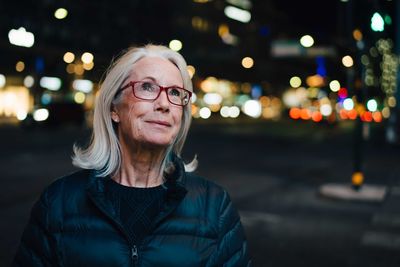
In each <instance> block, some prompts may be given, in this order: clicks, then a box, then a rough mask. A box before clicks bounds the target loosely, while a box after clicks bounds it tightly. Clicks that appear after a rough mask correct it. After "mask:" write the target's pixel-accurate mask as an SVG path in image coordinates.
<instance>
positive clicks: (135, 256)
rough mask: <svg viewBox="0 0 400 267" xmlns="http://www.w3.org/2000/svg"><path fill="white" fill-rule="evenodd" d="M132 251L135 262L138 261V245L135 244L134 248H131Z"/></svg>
mask: <svg viewBox="0 0 400 267" xmlns="http://www.w3.org/2000/svg"><path fill="white" fill-rule="evenodd" d="M131 253H132V255H131V256H132V259H133V260H134V261H135V263H136V262H137V260H138V258H139V254H138V251H137V247H136V246H133V248H131Z"/></svg>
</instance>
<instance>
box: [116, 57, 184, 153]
mask: <svg viewBox="0 0 400 267" xmlns="http://www.w3.org/2000/svg"><path fill="white" fill-rule="evenodd" d="M129 81H149V82H154V83H156V84H159V85H161V86H179V87H183V81H182V77H181V74H180V72H179V69H178V68H177V67H176V66H175V65H174V64H172V63H171V62H170V61H168V60H166V59H163V58H158V57H145V58H142V59H140V60H139V61H137V62H136V63H135V64H134V66H133V70H132V72H131V74H130V76H129V78H128V80H127V81H126V83H128V82H129ZM123 85H125V84H123ZM182 114H183V107H181V106H176V105H173V104H171V103H170V102H169V101H168V99H167V95H166V92H165V91H162V92H161V94H160V95H159V97H158V98H157V99H156V100H141V99H138V98H136V97H135V96H134V95H133V93H132V88H131V87H128V88H127V89H125V90H123V91H122V92H121V100H120V102H119V103H118V104H116V105H115V106H114V107H113V110H112V112H111V117H112V119H113V121H114V122H116V123H117V124H118V138H119V140H120V142H121V145H122V146H125V145H128V146H132V145H133V146H135V145H140V144H141V145H151V146H162V147H167V146H169V145H170V144H171V143H172V142H173V140H174V138H175V137H176V136H177V134H178V132H179V129H180V126H181V122H182Z"/></svg>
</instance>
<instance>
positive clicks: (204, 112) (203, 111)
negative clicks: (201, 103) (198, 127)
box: [199, 107, 211, 119]
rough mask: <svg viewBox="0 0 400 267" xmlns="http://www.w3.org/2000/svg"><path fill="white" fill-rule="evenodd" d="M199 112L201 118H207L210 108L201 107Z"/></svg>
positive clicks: (209, 114)
mask: <svg viewBox="0 0 400 267" xmlns="http://www.w3.org/2000/svg"><path fill="white" fill-rule="evenodd" d="M199 114H200V117H201V118H202V119H208V118H209V117H210V116H211V110H210V109H209V108H208V107H203V108H201V109H200V111H199Z"/></svg>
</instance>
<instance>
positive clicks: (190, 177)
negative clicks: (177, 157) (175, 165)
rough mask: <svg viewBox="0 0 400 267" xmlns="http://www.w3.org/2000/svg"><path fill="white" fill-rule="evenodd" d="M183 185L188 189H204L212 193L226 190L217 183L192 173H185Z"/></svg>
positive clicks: (220, 192)
mask: <svg viewBox="0 0 400 267" xmlns="http://www.w3.org/2000/svg"><path fill="white" fill-rule="evenodd" d="M185 187H186V188H187V190H188V191H201V192H203V191H205V190H207V191H208V192H212V193H213V194H224V193H226V190H225V189H224V188H223V187H222V186H221V185H219V184H217V183H215V182H214V181H211V180H209V179H207V178H204V177H202V176H198V175H196V174H194V173H190V172H189V173H186V181H185Z"/></svg>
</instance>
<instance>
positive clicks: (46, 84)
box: [39, 76, 61, 91]
mask: <svg viewBox="0 0 400 267" xmlns="http://www.w3.org/2000/svg"><path fill="white" fill-rule="evenodd" d="M39 84H40V86H41V87H43V88H46V89H49V90H51V91H57V90H60V88H61V80H60V79H59V78H57V77H46V76H44V77H42V78H41V79H40V82H39Z"/></svg>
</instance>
